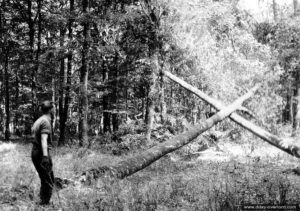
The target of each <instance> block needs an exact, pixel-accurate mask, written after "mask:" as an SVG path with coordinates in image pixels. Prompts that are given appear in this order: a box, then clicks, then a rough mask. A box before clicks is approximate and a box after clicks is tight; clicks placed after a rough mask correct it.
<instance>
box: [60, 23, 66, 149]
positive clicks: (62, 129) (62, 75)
mask: <svg viewBox="0 0 300 211" xmlns="http://www.w3.org/2000/svg"><path fill="white" fill-rule="evenodd" d="M64 41H65V30H64V29H61V30H60V47H61V48H63V47H64ZM64 89H65V59H64V58H62V59H61V60H60V72H59V101H58V107H59V132H60V136H59V141H58V144H59V145H63V143H64V138H65V137H64V134H65V126H66V120H65V118H64Z"/></svg>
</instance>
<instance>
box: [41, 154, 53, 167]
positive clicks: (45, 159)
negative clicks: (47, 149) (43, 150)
mask: <svg viewBox="0 0 300 211" xmlns="http://www.w3.org/2000/svg"><path fill="white" fill-rule="evenodd" d="M41 166H42V168H44V169H45V170H46V171H50V170H51V162H50V158H49V157H48V156H43V158H42V162H41Z"/></svg>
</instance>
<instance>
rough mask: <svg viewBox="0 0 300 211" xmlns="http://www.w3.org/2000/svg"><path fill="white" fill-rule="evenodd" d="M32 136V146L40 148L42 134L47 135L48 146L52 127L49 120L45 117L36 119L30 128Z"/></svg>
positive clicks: (50, 140)
mask: <svg viewBox="0 0 300 211" xmlns="http://www.w3.org/2000/svg"><path fill="white" fill-rule="evenodd" d="M31 131H32V134H33V136H34V141H33V143H34V144H37V145H38V146H41V145H42V144H41V139H42V134H48V139H47V143H48V146H50V145H51V144H52V126H51V118H50V117H49V116H47V115H43V116H41V117H40V118H38V119H37V120H36V121H35V123H34V124H33V126H32V128H31Z"/></svg>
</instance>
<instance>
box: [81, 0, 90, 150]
mask: <svg viewBox="0 0 300 211" xmlns="http://www.w3.org/2000/svg"><path fill="white" fill-rule="evenodd" d="M88 9H89V0H82V12H83V23H82V27H83V47H82V53H81V69H80V84H81V93H80V106H79V118H80V119H79V139H80V145H81V146H83V145H84V144H86V143H87V142H88V121H87V118H88V62H89V59H88V53H89V37H90V23H89V22H90V20H89V18H88V15H89V11H88Z"/></svg>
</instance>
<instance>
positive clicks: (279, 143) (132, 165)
mask: <svg viewBox="0 0 300 211" xmlns="http://www.w3.org/2000/svg"><path fill="white" fill-rule="evenodd" d="M163 74H164V75H165V76H167V77H168V78H169V79H171V80H172V81H174V82H176V83H178V84H179V85H181V86H182V87H183V88H185V89H187V90H189V91H191V92H192V93H194V94H196V95H197V96H198V97H199V98H201V99H202V100H204V101H205V102H207V103H209V104H210V105H212V106H213V107H214V108H215V109H217V110H219V112H218V113H216V114H215V115H213V116H212V117H211V118H209V119H207V120H206V121H203V122H201V123H200V124H198V125H196V126H194V127H192V128H191V129H190V130H188V131H187V132H185V133H182V134H180V135H178V136H176V137H174V138H172V139H170V140H168V141H166V142H164V143H161V144H158V145H156V146H154V147H152V148H150V149H148V150H146V151H144V152H142V153H141V154H139V155H135V156H133V157H131V158H128V159H126V160H123V161H120V162H118V163H117V164H115V165H110V166H100V167H97V168H93V169H90V170H87V171H85V172H83V173H82V175H81V180H82V181H91V180H93V179H97V178H99V177H102V176H104V175H109V176H111V177H115V178H119V179H122V178H125V177H127V176H130V175H132V174H134V173H135V172H138V171H140V170H142V169H144V168H146V167H147V166H149V165H150V164H151V163H153V162H155V161H157V160H158V159H160V158H161V157H163V156H165V155H166V154H168V153H170V152H173V151H175V150H177V149H179V148H181V147H183V146H184V145H186V144H188V143H190V142H192V141H193V140H194V139H195V138H196V137H197V136H199V135H200V134H201V133H203V132H205V131H206V130H208V129H210V128H211V127H212V126H213V125H215V124H216V123H218V122H220V121H222V120H223V119H225V118H226V117H228V116H229V117H230V119H231V120H233V121H234V122H236V123H237V124H239V125H240V126H242V127H244V128H245V129H247V130H248V131H250V132H252V133H253V134H255V135H257V136H258V137H260V138H261V139H263V140H264V141H267V142H268V143H270V144H271V145H273V146H275V147H277V148H279V149H281V150H283V151H285V152H287V153H289V154H291V155H293V156H296V157H298V158H300V148H299V147H298V146H295V145H292V144H286V143H285V142H284V140H283V139H281V138H279V137H277V136H275V135H273V134H271V133H269V132H267V131H265V130H264V129H262V128H260V127H258V126H256V125H255V124H253V123H251V122H249V121H248V120H246V119H244V118H243V117H241V116H240V115H238V114H236V113H233V112H234V111H236V110H239V109H243V107H242V103H243V102H244V101H245V100H246V99H248V98H249V97H251V96H252V95H253V94H254V92H255V91H256V90H257V88H258V87H255V88H253V89H252V90H250V91H249V92H248V93H247V94H245V95H243V96H242V97H240V98H239V99H237V100H236V101H235V102H234V103H232V104H231V105H229V106H226V107H225V106H224V105H223V104H222V103H221V102H219V101H217V100H215V99H213V98H211V97H209V96H207V95H206V94H205V93H203V92H202V91H200V90H198V89H197V88H195V87H193V86H191V85H189V84H188V83H186V82H184V81H183V80H181V79H179V78H178V77H176V76H175V75H173V74H171V73H170V72H167V71H164V72H163Z"/></svg>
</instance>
